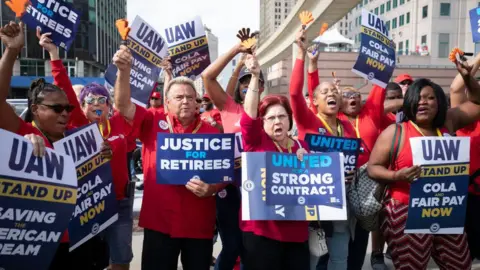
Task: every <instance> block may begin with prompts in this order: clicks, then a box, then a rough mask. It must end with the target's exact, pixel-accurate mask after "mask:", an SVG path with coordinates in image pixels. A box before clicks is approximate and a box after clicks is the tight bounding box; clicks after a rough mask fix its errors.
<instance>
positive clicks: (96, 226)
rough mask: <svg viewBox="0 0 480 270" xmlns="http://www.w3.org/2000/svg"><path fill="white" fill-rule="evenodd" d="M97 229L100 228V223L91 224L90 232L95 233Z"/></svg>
mask: <svg viewBox="0 0 480 270" xmlns="http://www.w3.org/2000/svg"><path fill="white" fill-rule="evenodd" d="M99 230H100V225H99V224H98V223H95V224H93V226H92V234H97V233H98V231H99Z"/></svg>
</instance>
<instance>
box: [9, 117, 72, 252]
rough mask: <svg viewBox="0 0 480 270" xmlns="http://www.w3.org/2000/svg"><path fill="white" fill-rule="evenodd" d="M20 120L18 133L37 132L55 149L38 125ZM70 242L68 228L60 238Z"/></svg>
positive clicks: (46, 144) (62, 241)
mask: <svg viewBox="0 0 480 270" xmlns="http://www.w3.org/2000/svg"><path fill="white" fill-rule="evenodd" d="M19 120H20V127H19V128H18V130H17V132H16V134H18V135H20V136H25V135H27V134H35V135H38V136H40V137H42V138H43V141H44V143H45V147H48V148H51V149H53V145H52V144H51V143H50V141H49V140H48V139H47V138H46V137H45V136H44V135H43V133H42V132H41V131H40V130H39V129H38V128H36V127H34V126H32V124H30V123H26V122H25V121H23V120H22V119H19ZM68 129H73V127H69V126H67V130H68ZM68 242H69V237H68V229H66V230H65V232H64V233H63V234H62V238H61V239H60V243H68Z"/></svg>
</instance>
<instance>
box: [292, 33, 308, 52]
mask: <svg viewBox="0 0 480 270" xmlns="http://www.w3.org/2000/svg"><path fill="white" fill-rule="evenodd" d="M295 42H296V43H297V45H298V48H299V53H303V55H304V56H305V52H306V51H307V44H306V35H305V30H303V29H300V30H299V31H298V32H297V34H296V36H295Z"/></svg>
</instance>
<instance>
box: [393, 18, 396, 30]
mask: <svg viewBox="0 0 480 270" xmlns="http://www.w3.org/2000/svg"><path fill="white" fill-rule="evenodd" d="M395 28H397V18H393V20H392V29H395Z"/></svg>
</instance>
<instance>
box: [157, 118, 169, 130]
mask: <svg viewBox="0 0 480 270" xmlns="http://www.w3.org/2000/svg"><path fill="white" fill-rule="evenodd" d="M158 126H159V127H160V128H161V129H163V130H167V129H168V123H167V121H165V120H160V121H158Z"/></svg>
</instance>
